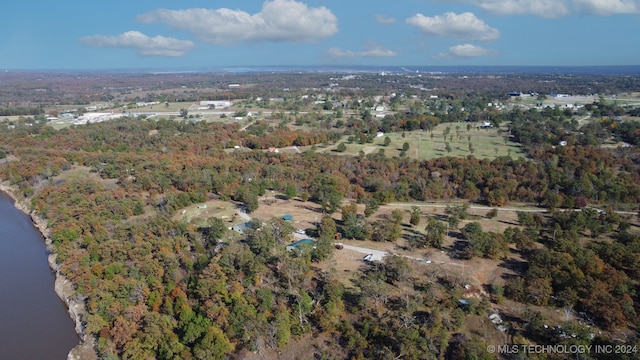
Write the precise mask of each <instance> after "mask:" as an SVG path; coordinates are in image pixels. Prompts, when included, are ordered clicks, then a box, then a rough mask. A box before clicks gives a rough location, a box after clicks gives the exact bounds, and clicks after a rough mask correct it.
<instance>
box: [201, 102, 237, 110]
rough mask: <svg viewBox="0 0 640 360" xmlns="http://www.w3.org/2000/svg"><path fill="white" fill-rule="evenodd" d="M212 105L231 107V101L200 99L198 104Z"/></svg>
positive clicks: (217, 107) (220, 107)
mask: <svg viewBox="0 0 640 360" xmlns="http://www.w3.org/2000/svg"><path fill="white" fill-rule="evenodd" d="M211 105H213V106H214V107H215V108H216V109H224V108H228V107H231V105H232V104H231V101H208V100H207V101H200V106H211Z"/></svg>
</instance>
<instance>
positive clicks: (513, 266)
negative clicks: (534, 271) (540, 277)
mask: <svg viewBox="0 0 640 360" xmlns="http://www.w3.org/2000/svg"><path fill="white" fill-rule="evenodd" d="M498 267H501V268H505V269H508V270H511V271H513V272H514V273H516V274H524V272H525V271H526V270H527V267H528V261H524V260H517V259H515V258H511V257H510V258H507V259H505V260H503V261H502V262H501V263H500V264H498ZM505 275H510V274H504V275H503V276H502V277H503V278H505V279H506V277H505ZM509 277H511V275H510V276H509Z"/></svg>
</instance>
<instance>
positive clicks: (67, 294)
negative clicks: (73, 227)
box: [0, 182, 98, 360]
mask: <svg viewBox="0 0 640 360" xmlns="http://www.w3.org/2000/svg"><path fill="white" fill-rule="evenodd" d="M0 192H3V193H5V194H7V195H8V196H9V197H10V198H11V199H12V200H13V206H14V207H15V208H16V209H18V210H20V211H21V212H23V213H24V214H26V215H28V216H29V217H30V218H31V221H32V223H33V225H34V227H35V228H36V229H38V231H39V232H40V234H41V235H42V237H43V238H44V240H45V246H46V248H47V252H48V254H49V255H48V256H47V258H48V263H49V268H50V269H51V271H52V272H53V273H54V275H55V283H54V290H55V292H56V294H57V295H58V297H59V298H60V300H62V302H63V303H64V304H65V305H66V307H67V311H68V314H69V317H71V320H72V321H73V322H74V324H75V331H76V333H77V334H78V336H79V337H80V343H79V344H78V345H76V346H75V347H74V348H73V349H71V351H69V354H68V355H67V359H68V360H85V359H86V360H94V359H96V360H97V359H98V356H97V354H96V351H95V341H94V339H93V337H91V336H88V335H87V334H86V333H85V331H84V326H85V325H84V322H83V318H84V317H85V316H86V307H85V299H84V298H81V297H79V296H78V295H77V294H76V293H75V289H74V286H73V284H72V283H71V281H70V280H69V279H67V278H66V277H65V276H64V275H63V274H62V273H61V272H60V267H59V266H58V264H57V263H56V254H55V252H53V247H52V245H51V232H50V229H49V228H48V227H47V222H46V220H44V219H43V218H42V217H41V216H40V215H39V214H37V213H36V212H34V211H31V210H29V206H28V205H27V204H26V203H25V201H24V200H19V199H18V197H17V196H16V190H15V189H14V188H12V187H11V186H9V185H7V184H6V182H0Z"/></svg>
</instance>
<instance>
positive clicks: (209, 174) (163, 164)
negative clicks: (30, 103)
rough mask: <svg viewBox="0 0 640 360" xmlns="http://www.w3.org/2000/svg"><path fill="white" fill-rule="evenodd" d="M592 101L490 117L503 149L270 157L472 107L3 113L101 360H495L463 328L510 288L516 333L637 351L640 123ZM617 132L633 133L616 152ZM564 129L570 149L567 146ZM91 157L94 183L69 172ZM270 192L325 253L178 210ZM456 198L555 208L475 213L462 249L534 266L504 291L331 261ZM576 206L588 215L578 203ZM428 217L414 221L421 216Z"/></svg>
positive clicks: (256, 227)
mask: <svg viewBox="0 0 640 360" xmlns="http://www.w3.org/2000/svg"><path fill="white" fill-rule="evenodd" d="M593 106H594V108H592V109H591V110H594V109H596V108H597V109H599V110H598V114H597V116H595V117H594V120H593V121H591V122H590V123H589V124H587V125H585V126H584V127H582V128H580V131H579V130H578V124H577V123H576V122H575V121H574V120H572V119H571V114H567V113H565V112H563V111H560V110H552V109H547V110H543V111H537V110H531V111H522V110H519V109H515V110H513V111H509V112H505V113H496V114H493V115H494V116H492V121H494V123H496V124H500V123H505V124H508V125H507V126H508V130H509V131H510V134H511V135H512V136H513V139H514V140H515V141H517V142H519V143H521V144H522V145H523V146H524V147H525V149H526V151H527V154H528V157H527V158H518V159H514V158H511V157H508V156H507V157H497V158H495V159H493V160H489V159H478V158H475V157H473V156H468V157H466V158H454V157H443V158H436V159H430V160H424V161H417V160H415V159H410V158H407V157H387V156H384V154H382V153H373V154H368V155H365V154H360V155H356V156H336V155H334V154H329V153H326V154H325V153H317V152H314V151H312V150H306V151H304V152H302V153H300V154H285V153H274V152H267V151H263V150H264V149H268V148H271V147H278V148H280V147H287V146H308V147H311V146H313V145H319V144H323V143H330V142H335V141H336V140H337V139H339V137H340V136H341V135H351V136H354V138H357V137H358V136H361V137H363V139H362V141H367V140H366V139H364V137H366V136H368V135H370V134H371V133H375V131H384V132H399V131H412V130H416V129H424V130H427V131H428V130H429V128H430V127H432V126H435V125H436V124H437V123H439V122H441V121H459V120H464V119H457V118H456V117H452V116H449V115H447V116H436V115H430V114H425V113H424V110H423V109H420V108H419V107H417V108H409V109H408V110H407V112H406V113H405V114H400V115H396V116H393V117H387V118H385V119H371V118H369V119H367V118H366V117H362V118H354V119H351V120H347V121H345V122H344V123H343V124H342V125H343V126H340V125H338V126H334V125H335V124H333V125H332V126H328V127H327V128H325V129H318V130H317V131H292V130H290V129H289V128H288V127H287V126H286V124H285V126H278V127H277V128H275V129H274V128H269V126H268V124H267V125H265V128H264V129H261V126H262V125H261V124H260V123H258V124H256V125H254V126H252V128H249V129H247V131H242V132H241V131H239V127H238V125H236V124H229V125H224V124H220V123H207V122H197V123H194V122H189V121H184V120H175V121H174V120H167V119H160V120H155V119H154V120H151V119H121V120H114V121H110V122H105V123H96V124H88V125H86V126H71V127H69V128H65V129H62V130H54V129H53V128H51V127H50V126H47V125H46V124H42V123H39V124H38V123H37V124H33V125H32V126H26V125H24V124H22V125H21V124H18V125H17V126H14V127H12V128H9V126H7V125H5V124H0V145H1V149H0V150H1V151H2V153H3V154H4V155H5V156H7V155H10V156H11V157H12V159H14V160H12V161H8V162H6V163H4V164H2V165H1V166H0V179H4V180H6V181H8V182H9V183H10V184H11V185H13V186H14V187H15V188H16V189H19V190H18V191H19V193H20V195H21V196H22V197H23V198H24V199H26V200H27V201H29V203H30V206H31V209H32V210H34V211H35V213H36V214H37V216H40V217H42V218H43V219H45V220H46V222H47V224H48V227H49V228H50V230H51V240H52V246H53V251H54V252H55V253H56V254H57V257H56V262H57V263H58V264H59V266H60V268H61V271H62V273H63V274H64V275H65V276H66V277H67V278H68V279H70V280H71V281H72V282H73V284H74V285H75V287H76V296H77V297H78V298H79V299H84V300H85V301H86V305H87V314H86V316H85V317H84V319H83V321H84V323H85V331H86V332H87V333H88V334H90V336H92V337H94V338H95V339H96V344H97V345H96V346H97V352H98V354H99V356H100V357H101V358H104V359H117V358H125V359H149V358H157V359H225V358H227V356H236V355H237V356H242V354H245V355H247V354H250V353H251V352H258V353H267V352H268V351H274V350H282V349H285V348H286V347H287V346H295V344H296V343H297V342H301V341H304V340H305V339H306V341H310V340H309V339H310V337H311V338H313V341H312V342H313V349H312V350H311V351H310V353H307V354H305V355H304V356H306V357H308V358H316V359H345V358H348V359H374V358H375V359H398V358H402V359H493V358H496V357H497V356H498V355H497V354H493V353H490V352H488V351H487V345H489V342H488V341H487V340H486V339H485V338H484V337H483V336H482V334H481V333H479V331H476V332H463V331H462V329H463V328H464V327H465V324H468V323H471V322H473V321H479V320H478V319H485V318H486V317H487V315H488V314H489V313H490V311H491V309H492V308H493V307H495V306H499V305H500V304H502V303H503V302H505V301H514V302H518V303H522V304H523V305H522V306H526V307H527V311H525V313H524V315H523V316H522V317H521V318H519V319H515V318H514V319H512V320H511V321H512V326H511V329H510V330H509V334H508V335H509V341H510V342H511V343H514V344H532V343H544V344H614V343H616V344H617V342H615V341H618V340H614V339H618V338H619V337H620V336H621V335H620V334H624V336H625V338H624V339H622V342H623V343H624V344H629V345H630V346H640V342H639V340H638V338H637V337H636V336H635V334H637V330H638V326H640V323H639V322H638V319H639V317H638V312H637V309H638V305H639V302H640V294H639V293H638V290H639V288H638V287H639V283H638V281H639V280H640V235H638V233H639V232H638V226H637V218H636V216H635V215H632V216H628V215H620V214H618V213H617V212H616V210H626V211H629V212H631V213H637V212H638V204H639V203H640V171H639V167H640V152H638V150H637V148H636V147H634V146H637V145H638V136H639V134H638V132H639V130H638V125H637V124H638V122H632V121H631V122H622V123H620V122H619V121H617V120H615V116H617V115H616V111H618V109H615V108H614V107H613V106H610V107H607V106H606V105H605V104H600V106H598V105H593ZM310 121H313V119H312V120H310ZM267 128H269V129H268V130H267ZM611 137H618V138H619V139H622V140H623V141H625V142H627V143H629V144H630V145H634V146H631V147H626V148H603V147H602V146H600V144H601V142H602V141H603V140H604V139H609V138H611ZM354 141H357V140H354ZM560 141H567V146H557V144H558V143H559V142H560ZM236 145H242V146H243V147H246V148H249V149H251V150H247V151H236V150H235V149H234V147H235V146H236ZM77 169H88V171H90V172H91V173H92V174H94V175H95V177H90V176H86V177H80V178H73V177H65V176H62V175H64V174H66V173H68V172H71V171H74V170H77ZM267 190H273V191H276V192H278V193H282V194H285V195H286V196H287V197H288V198H290V199H294V198H295V199H299V200H311V201H314V202H316V203H318V204H320V205H321V207H322V210H323V212H324V213H323V214H322V217H321V219H320V220H319V221H318V224H317V228H316V229H315V234H314V235H316V236H315V237H316V238H317V241H316V246H315V248H313V249H311V248H307V249H303V251H295V252H288V251H286V250H285V245H286V244H288V243H290V242H291V234H292V233H293V231H294V230H295V229H293V228H292V226H291V224H289V223H287V222H286V221H283V220H282V219H279V218H274V219H271V220H268V221H266V222H264V223H260V222H258V223H255V224H253V226H251V227H249V230H248V231H247V233H246V234H244V235H243V236H241V237H238V235H235V234H234V235H233V236H232V235H230V234H229V230H228V229H227V227H226V224H224V223H223V222H221V221H220V220H219V219H216V218H212V219H210V221H209V224H208V225H207V226H206V227H202V226H195V225H192V224H188V223H184V222H180V221H176V220H173V218H172V217H173V215H174V214H175V213H176V212H177V211H179V210H180V209H183V208H185V207H186V206H189V205H191V204H197V203H200V202H203V201H205V200H206V199H209V198H211V197H216V198H219V199H222V200H230V201H236V202H238V203H241V204H243V206H244V207H246V209H247V211H248V212H251V211H254V210H256V209H257V208H258V206H259V197H260V196H262V195H264V194H265V192H266V191H267ZM344 200H348V201H351V202H350V203H346V202H344ZM453 200H455V201H456V202H457V203H460V201H464V202H469V203H474V204H484V205H487V206H490V207H501V206H505V205H508V204H510V203H513V202H518V203H526V204H531V205H536V206H540V207H544V208H546V209H548V212H547V213H544V215H540V214H535V215H532V214H530V213H525V212H522V213H519V214H518V224H516V225H514V226H513V227H509V228H508V229H507V230H505V231H504V232H491V231H484V230H483V229H482V227H481V226H480V225H479V224H478V223H476V222H467V223H466V225H465V226H464V227H462V228H461V229H460V230H459V233H460V235H461V236H463V237H464V239H466V243H465V244H466V245H465V246H464V247H462V248H461V249H458V251H457V252H456V253H455V254H453V256H456V257H459V258H460V259H469V258H474V257H480V258H488V259H494V260H495V261H497V262H501V261H505V262H506V261H507V258H508V254H509V252H510V251H515V252H517V254H518V255H519V256H520V257H521V258H522V261H523V263H524V264H525V265H523V266H521V267H518V268H517V269H518V270H517V271H519V273H518V274H517V275H515V276H513V277H511V278H509V279H507V282H506V284H505V286H504V287H501V286H494V287H493V288H491V289H490V296H489V297H481V298H472V299H470V300H469V301H468V302H467V303H466V305H465V306H461V305H460V302H459V299H461V298H462V296H463V292H464V290H465V288H464V287H463V285H464V283H463V280H462V279H460V278H458V277H455V276H451V275H442V274H436V273H431V274H429V273H426V272H425V271H424V270H423V268H422V267H419V266H416V264H414V263H412V262H411V261H409V260H408V259H406V258H404V257H400V256H389V257H386V258H385V259H384V260H383V261H381V262H373V263H365V264H363V266H362V269H361V270H362V271H360V272H357V273H353V274H352V275H351V276H352V277H351V279H350V281H349V283H345V282H344V281H341V279H339V278H338V276H337V275H336V274H335V273H334V272H332V271H331V270H330V269H329V270H327V266H326V264H328V263H330V259H331V258H332V253H333V251H334V246H333V241H334V238H335V234H336V233H341V234H342V236H343V237H344V238H355V239H371V240H374V241H393V240H395V239H398V238H400V237H401V233H402V226H401V223H402V219H403V213H402V212H394V213H393V214H392V216H391V217H388V218H385V219H375V220H374V219H373V218H369V215H371V214H372V213H374V212H375V210H376V209H377V208H378V207H379V206H381V205H383V204H388V203H393V202H434V201H453ZM356 203H359V204H365V205H366V209H365V215H362V214H357V211H356V208H355V204H356ZM345 204H346V205H345ZM587 204H589V205H590V206H593V208H592V207H585V206H586V205H587ZM575 208H583V211H566V210H567V209H569V210H571V209H575ZM598 209H600V210H598ZM415 211H416V213H415V214H416V217H413V214H412V220H411V224H412V225H415V226H420V225H419V223H420V217H421V216H420V215H421V214H420V212H419V211H417V210H415ZM332 214H337V215H336V216H334V217H332V216H331V215H332ZM494 215H495V214H494ZM466 217H467V214H466V209H465V207H452V208H450V209H448V217H447V219H445V220H442V219H436V218H435V217H431V216H428V217H427V218H428V221H427V224H426V228H425V227H424V226H425V224H423V225H421V226H420V227H421V228H424V229H425V233H424V237H419V238H417V239H415V240H414V242H413V243H412V244H411V246H412V247H416V248H439V247H440V246H441V242H442V237H443V234H444V231H445V230H444V224H445V221H447V222H448V224H450V225H452V228H453V229H455V225H456V222H457V221H459V220H461V219H465V218H466ZM447 231H448V229H447ZM454 231H456V232H457V231H458V230H457V229H455V230H454ZM545 308H562V309H567V311H568V312H575V313H578V314H580V319H582V320H575V319H574V320H571V321H567V322H566V323H564V324H563V327H562V328H559V327H549V326H547V325H546V324H547V323H548V321H549V320H548V319H547V318H546V315H545V312H544V311H542V310H541V309H545ZM629 334H632V335H629ZM292 344H294V345H292ZM547 355H548V356H547ZM581 356H583V357H581V359H591V358H600V357H598V356H596V355H593V354H591V355H590V354H581ZM513 358H514V359H516V358H518V359H519V358H521V357H517V356H514V357H513ZM536 358H556V357H554V356H553V355H552V354H551V355H550V354H546V355H544V354H541V355H539V356H538V357H536ZM616 358H617V359H633V358H637V354H635V353H631V354H619V355H618V356H616Z"/></svg>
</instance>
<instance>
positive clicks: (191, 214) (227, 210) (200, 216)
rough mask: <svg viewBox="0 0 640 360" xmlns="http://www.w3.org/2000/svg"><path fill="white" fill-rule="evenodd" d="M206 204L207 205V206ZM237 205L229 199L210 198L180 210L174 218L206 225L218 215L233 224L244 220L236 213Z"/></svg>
mask: <svg viewBox="0 0 640 360" xmlns="http://www.w3.org/2000/svg"><path fill="white" fill-rule="evenodd" d="M205 206H206V207H205ZM236 211H237V206H236V204H234V203H231V202H229V201H220V200H210V201H207V202H205V203H201V204H195V205H191V206H188V207H186V208H184V209H182V210H180V211H179V212H178V213H177V214H176V215H174V216H173V220H176V221H186V222H188V223H190V224H194V225H198V226H204V225H206V223H207V220H209V219H210V218H212V217H217V218H220V219H222V220H223V221H225V222H227V223H229V226H232V225H234V224H236V223H240V222H243V221H244V220H242V218H241V217H239V216H237V215H236Z"/></svg>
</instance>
